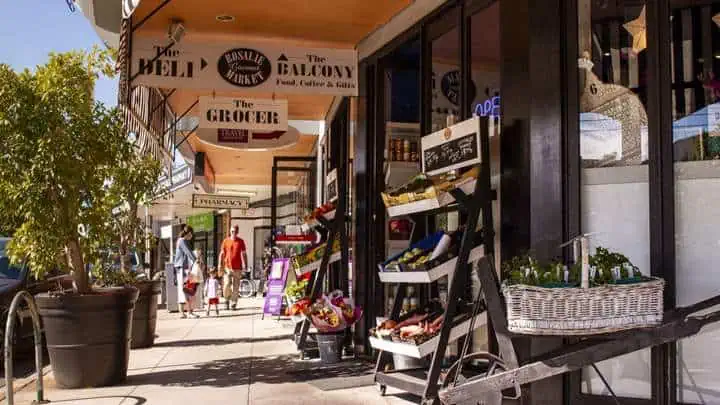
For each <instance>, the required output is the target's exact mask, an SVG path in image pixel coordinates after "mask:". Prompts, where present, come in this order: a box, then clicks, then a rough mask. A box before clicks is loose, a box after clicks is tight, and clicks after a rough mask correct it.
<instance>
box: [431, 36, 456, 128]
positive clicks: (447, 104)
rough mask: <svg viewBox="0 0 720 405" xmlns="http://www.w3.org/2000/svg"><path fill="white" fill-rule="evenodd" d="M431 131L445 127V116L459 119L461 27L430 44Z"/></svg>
mask: <svg viewBox="0 0 720 405" xmlns="http://www.w3.org/2000/svg"><path fill="white" fill-rule="evenodd" d="M430 79H431V89H432V92H431V94H432V104H431V105H432V110H431V113H430V117H431V122H432V131H433V132H434V131H439V130H441V129H443V128H445V127H446V126H447V118H448V116H453V117H454V118H455V119H456V120H459V117H460V87H461V83H460V28H458V27H455V28H453V29H451V30H450V31H448V32H446V33H444V34H443V35H441V36H440V37H438V38H437V39H435V40H434V41H433V42H432V73H431V77H430Z"/></svg>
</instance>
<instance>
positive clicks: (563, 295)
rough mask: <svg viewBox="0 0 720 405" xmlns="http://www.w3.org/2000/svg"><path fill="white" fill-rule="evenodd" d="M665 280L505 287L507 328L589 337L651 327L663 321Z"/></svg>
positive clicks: (530, 332) (534, 333) (516, 331)
mask: <svg viewBox="0 0 720 405" xmlns="http://www.w3.org/2000/svg"><path fill="white" fill-rule="evenodd" d="M664 287H665V281H664V280H662V279H659V278H651V279H649V280H647V281H645V282H640V283H634V284H612V285H606V286H602V287H593V288H544V287H534V286H528V285H508V286H504V287H503V295H504V296H505V304H506V306H507V319H508V329H509V330H510V331H511V332H515V333H523V334H533V335H561V336H571V335H592V334H600V333H610V332H617V331H620V330H624V329H632V328H643V327H651V326H655V325H658V324H660V323H662V320H663V289H664Z"/></svg>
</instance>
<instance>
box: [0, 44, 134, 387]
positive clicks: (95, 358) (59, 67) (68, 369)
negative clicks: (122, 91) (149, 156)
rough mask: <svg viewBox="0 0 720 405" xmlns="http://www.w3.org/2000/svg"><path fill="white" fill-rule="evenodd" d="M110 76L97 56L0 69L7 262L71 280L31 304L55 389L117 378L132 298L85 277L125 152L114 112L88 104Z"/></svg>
mask: <svg viewBox="0 0 720 405" xmlns="http://www.w3.org/2000/svg"><path fill="white" fill-rule="evenodd" d="M113 73H114V63H113V61H112V57H111V54H110V52H109V51H101V50H99V49H94V50H93V51H91V52H89V53H84V52H69V53H63V54H51V55H50V57H49V60H48V62H47V63H46V64H44V65H41V66H37V67H36V68H35V70H33V71H30V70H25V71H23V72H15V71H13V70H12V69H11V68H10V67H9V66H7V65H3V64H0V151H2V153H1V154H0V172H1V173H2V174H3V176H2V178H0V217H5V216H12V215H15V216H19V217H20V218H19V221H18V224H17V225H18V226H19V227H18V228H17V230H16V232H15V234H14V239H13V240H12V242H11V243H10V245H9V252H10V255H11V258H12V260H14V261H19V260H22V259H26V262H27V264H28V266H29V268H30V269H31V271H32V272H33V273H35V276H36V277H38V278H39V277H42V276H43V274H45V273H46V272H48V271H49V270H51V269H53V268H56V267H57V265H58V261H59V262H61V263H60V264H61V266H62V267H64V268H65V269H66V270H68V271H69V272H71V274H72V277H73V288H72V290H67V291H57V292H54V293H50V294H43V295H38V296H37V297H36V300H37V304H38V307H39V310H40V314H41V316H42V319H43V324H44V330H45V335H46V339H47V345H48V351H49V354H50V363H51V365H52V368H53V373H54V377H55V381H56V382H57V383H58V385H60V386H62V387H67V388H79V387H95V386H104V385H111V384H116V383H119V382H121V381H123V380H124V379H125V378H126V376H127V365H128V357H129V348H130V331H131V330H130V327H131V324H132V314H133V309H134V304H135V300H136V299H137V296H138V291H137V289H136V288H134V287H113V288H92V287H91V285H90V283H89V277H88V264H89V263H92V262H93V260H95V259H96V258H97V256H98V255H99V252H100V250H101V246H102V241H103V235H102V233H103V232H106V230H107V225H108V224H109V223H110V221H111V218H112V211H113V208H115V207H114V206H113V200H112V198H110V194H109V191H108V188H109V187H108V183H109V182H111V181H112V180H111V179H112V176H113V172H114V169H115V168H116V167H117V166H118V165H120V164H122V162H124V161H126V160H127V159H130V158H132V156H133V154H134V153H135V150H134V147H133V146H132V144H131V143H130V142H129V139H128V136H127V133H126V132H124V130H123V123H122V117H121V115H120V113H119V112H118V111H117V110H115V109H109V108H107V107H105V106H104V105H102V104H101V103H99V102H96V101H95V100H94V97H93V89H94V85H95V80H96V79H97V78H98V77H99V75H101V74H106V75H111V74H113ZM2 222H5V221H0V223H2ZM58 259H60V260H58Z"/></svg>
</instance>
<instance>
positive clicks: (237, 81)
mask: <svg viewBox="0 0 720 405" xmlns="http://www.w3.org/2000/svg"><path fill="white" fill-rule="evenodd" d="M217 69H218V73H219V74H220V76H222V78H223V79H225V80H226V81H227V82H228V83H230V84H233V85H235V86H238V87H255V86H258V85H260V84H262V83H264V82H265V81H266V80H267V79H268V78H269V77H270V72H271V70H272V65H271V64H270V60H269V59H268V58H267V57H266V56H265V55H263V54H262V53H260V52H258V51H256V50H254V49H248V48H236V49H231V50H229V51H227V52H225V53H224V54H222V56H220V59H219V60H218V64H217Z"/></svg>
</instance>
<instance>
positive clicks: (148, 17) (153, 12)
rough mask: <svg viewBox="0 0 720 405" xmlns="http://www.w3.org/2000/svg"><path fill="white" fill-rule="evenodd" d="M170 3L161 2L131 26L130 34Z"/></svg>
mask: <svg viewBox="0 0 720 405" xmlns="http://www.w3.org/2000/svg"><path fill="white" fill-rule="evenodd" d="M67 1H70V0H67ZM171 1H172V0H165V1H163V2H162V3H160V4H159V5H158V6H157V7H155V8H154V9H153V11H151V12H150V14H148V15H146V16H145V17H143V19H142V20H140V21H139V22H138V23H137V24H135V25H133V26H132V28H130V32H131V33H132V32H135V30H137V29H138V28H140V27H142V26H143V24H145V23H146V22H148V20H149V19H151V18H152V17H154V16H155V14H157V13H158V12H159V11H160V10H162V9H163V8H164V7H165V6H167V5H168V3H170V2H171Z"/></svg>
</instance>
